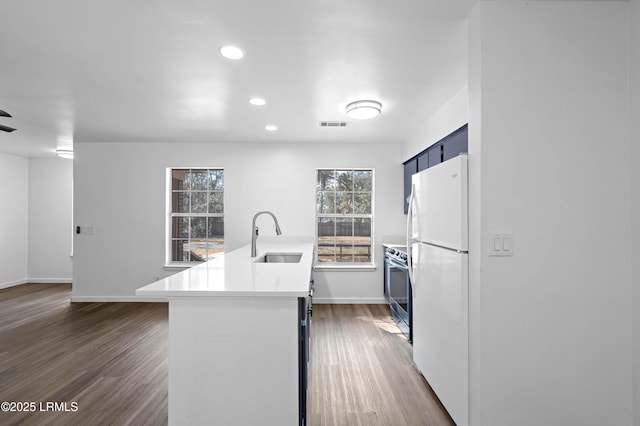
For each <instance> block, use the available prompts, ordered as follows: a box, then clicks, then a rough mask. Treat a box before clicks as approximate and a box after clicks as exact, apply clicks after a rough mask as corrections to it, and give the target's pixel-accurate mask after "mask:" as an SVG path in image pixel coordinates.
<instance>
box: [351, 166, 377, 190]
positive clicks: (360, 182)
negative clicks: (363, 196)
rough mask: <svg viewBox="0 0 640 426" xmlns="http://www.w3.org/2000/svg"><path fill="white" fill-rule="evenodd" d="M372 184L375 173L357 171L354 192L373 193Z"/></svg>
mask: <svg viewBox="0 0 640 426" xmlns="http://www.w3.org/2000/svg"><path fill="white" fill-rule="evenodd" d="M372 182H373V171H371V170H356V171H354V172H353V190H354V191H371V190H372V188H371V183H372Z"/></svg>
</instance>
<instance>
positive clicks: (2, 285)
mask: <svg viewBox="0 0 640 426" xmlns="http://www.w3.org/2000/svg"><path fill="white" fill-rule="evenodd" d="M28 282H29V281H28V280H16V281H8V282H6V283H0V288H9V287H15V286H17V285H21V284H26V283H28Z"/></svg>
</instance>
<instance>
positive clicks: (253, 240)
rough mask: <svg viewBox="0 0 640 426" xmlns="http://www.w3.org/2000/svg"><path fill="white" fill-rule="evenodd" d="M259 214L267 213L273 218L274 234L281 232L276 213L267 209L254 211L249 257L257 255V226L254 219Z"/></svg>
mask: <svg viewBox="0 0 640 426" xmlns="http://www.w3.org/2000/svg"><path fill="white" fill-rule="evenodd" d="M261 214H268V215H269V216H271V217H272V218H273V222H274V223H275V224H276V234H277V235H280V234H282V231H280V224H279V223H278V219H277V218H276V215H274V214H273V213H271V212H269V211H264V210H263V211H259V212H258V213H256V214H255V215H254V216H253V221H252V222H251V257H256V256H257V249H256V241H257V239H258V227H257V226H256V219H257V218H258V216H260V215H261Z"/></svg>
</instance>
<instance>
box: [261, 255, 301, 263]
mask: <svg viewBox="0 0 640 426" xmlns="http://www.w3.org/2000/svg"><path fill="white" fill-rule="evenodd" d="M301 258H302V253H266V254H264V255H262V256H260V257H258V258H257V259H256V260H254V262H256V263H300V259H301Z"/></svg>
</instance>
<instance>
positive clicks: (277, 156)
mask: <svg viewBox="0 0 640 426" xmlns="http://www.w3.org/2000/svg"><path fill="white" fill-rule="evenodd" d="M74 149H75V153H76V158H75V160H74V182H75V184H74V185H75V187H74V195H75V202H74V204H75V205H74V217H75V219H74V221H75V224H77V225H93V226H95V235H82V234H81V235H76V236H75V240H74V270H73V281H74V285H73V298H74V300H127V299H131V298H132V297H133V296H134V291H135V289H136V288H138V287H141V286H143V285H146V284H148V283H150V282H152V281H154V280H156V279H157V278H158V277H164V276H167V275H170V274H171V273H174V272H175V270H165V268H164V267H163V265H164V260H165V259H164V250H165V190H166V188H165V170H166V168H167V167H197V166H200V167H202V166H211V167H224V169H225V249H226V250H227V251H229V250H232V249H235V248H238V247H240V246H242V245H245V244H248V243H249V242H250V237H251V219H252V217H253V215H254V213H255V212H257V211H259V210H271V211H273V212H274V213H275V214H276V216H277V217H278V220H279V222H280V225H281V227H282V231H283V234H285V235H300V236H313V235H314V230H315V210H314V209H315V179H316V177H315V174H316V171H315V170H316V168H319V167H372V168H374V169H375V186H376V192H375V203H376V204H375V230H374V232H375V237H376V240H375V250H376V253H375V261H376V265H377V267H378V268H377V270H376V271H375V272H316V273H315V279H316V286H317V293H316V295H315V296H316V298H315V299H314V301H316V300H318V301H334V302H351V301H359V302H383V300H384V299H383V294H382V267H383V261H382V250H381V247H380V245H381V244H382V242H383V239H384V238H385V236H389V235H403V234H404V215H403V213H402V196H403V195H402V182H403V180H402V179H403V169H402V165H401V153H400V149H399V145H395V144H365V143H363V144H352V145H349V144H313V145H310V144H301V145H298V144H295V143H283V144H275V143H274V144H249V143H247V144H207V143H203V144H198V143H171V144H160V143H159V144H155V143H127V144H119V143H76V144H75V148H74ZM261 219H263V220H265V223H266V224H267V226H263V227H262V228H261V233H262V235H267V232H268V231H270V230H271V225H270V224H269V223H268V221H267V218H266V217H265V218H261ZM258 244H259V240H258Z"/></svg>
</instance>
